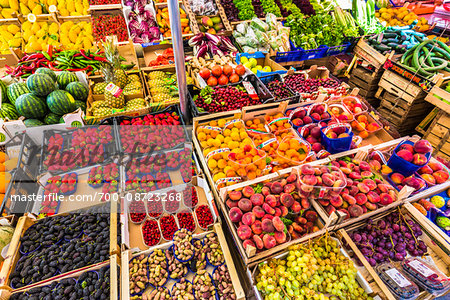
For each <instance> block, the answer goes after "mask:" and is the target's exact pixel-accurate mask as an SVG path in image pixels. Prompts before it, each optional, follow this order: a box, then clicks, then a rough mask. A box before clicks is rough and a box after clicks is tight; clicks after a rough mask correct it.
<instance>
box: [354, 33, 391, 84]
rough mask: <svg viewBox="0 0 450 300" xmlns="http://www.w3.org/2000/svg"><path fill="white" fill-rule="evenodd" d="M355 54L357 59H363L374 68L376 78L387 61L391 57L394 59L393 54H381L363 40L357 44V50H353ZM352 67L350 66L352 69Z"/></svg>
mask: <svg viewBox="0 0 450 300" xmlns="http://www.w3.org/2000/svg"><path fill="white" fill-rule="evenodd" d="M353 53H354V54H355V57H356V59H362V60H364V61H365V62H367V64H369V65H371V66H373V67H374V73H373V76H374V77H376V76H377V75H378V74H377V72H378V71H380V69H381V68H382V66H383V65H384V63H385V62H386V60H387V59H388V58H389V57H392V54H387V55H383V54H381V53H380V52H378V51H377V50H375V48H373V47H372V46H370V45H369V44H368V43H366V42H365V41H364V39H362V38H361V39H360V40H359V42H358V43H357V44H356V46H355V48H354V49H353ZM351 67H352V66H351V65H350V68H351Z"/></svg>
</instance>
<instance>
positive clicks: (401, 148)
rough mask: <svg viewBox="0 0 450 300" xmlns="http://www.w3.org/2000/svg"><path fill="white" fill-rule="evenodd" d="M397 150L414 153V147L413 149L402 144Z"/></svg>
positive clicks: (411, 146) (408, 145)
mask: <svg viewBox="0 0 450 300" xmlns="http://www.w3.org/2000/svg"><path fill="white" fill-rule="evenodd" d="M398 149H399V150H407V151H409V152H411V153H414V147H413V145H410V144H403V145H401V146H400V147H399V148H398Z"/></svg>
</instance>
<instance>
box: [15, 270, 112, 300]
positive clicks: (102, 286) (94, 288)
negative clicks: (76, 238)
mask: <svg viewBox="0 0 450 300" xmlns="http://www.w3.org/2000/svg"><path fill="white" fill-rule="evenodd" d="M109 268H110V267H109V266H104V267H102V268H100V269H99V270H95V271H85V272H84V273H82V274H81V275H80V276H79V277H78V278H73V277H71V278H65V279H62V280H60V281H53V282H52V283H51V284H49V285H45V286H42V287H34V288H32V289H30V290H28V291H26V292H18V293H14V294H12V295H11V298H10V299H12V300H14V299H15V300H18V299H30V298H33V297H43V298H53V297H54V298H67V299H81V298H83V297H92V298H93V299H107V298H109V297H110V282H111V280H110V269H109Z"/></svg>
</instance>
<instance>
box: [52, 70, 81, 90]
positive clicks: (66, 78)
mask: <svg viewBox="0 0 450 300" xmlns="http://www.w3.org/2000/svg"><path fill="white" fill-rule="evenodd" d="M56 81H57V82H58V86H59V89H61V90H63V89H65V88H66V86H67V85H68V84H69V83H71V82H77V81H78V77H77V75H75V73H72V72H69V71H63V72H61V74H59V75H58V77H56Z"/></svg>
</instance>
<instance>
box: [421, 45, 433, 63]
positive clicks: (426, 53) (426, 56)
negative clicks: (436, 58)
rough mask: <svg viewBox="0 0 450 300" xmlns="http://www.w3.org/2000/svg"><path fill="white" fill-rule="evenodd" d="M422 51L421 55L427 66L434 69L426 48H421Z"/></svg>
mask: <svg viewBox="0 0 450 300" xmlns="http://www.w3.org/2000/svg"><path fill="white" fill-rule="evenodd" d="M422 50H423V53H424V54H425V58H426V60H427V64H428V65H429V66H430V67H434V64H433V61H432V60H431V56H430V51H428V49H427V47H423V48H422Z"/></svg>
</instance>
